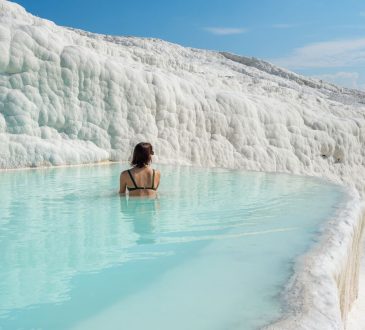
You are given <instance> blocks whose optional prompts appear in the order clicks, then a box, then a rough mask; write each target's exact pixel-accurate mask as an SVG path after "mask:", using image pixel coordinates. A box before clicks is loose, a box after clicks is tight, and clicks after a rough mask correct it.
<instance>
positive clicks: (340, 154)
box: [0, 0, 365, 329]
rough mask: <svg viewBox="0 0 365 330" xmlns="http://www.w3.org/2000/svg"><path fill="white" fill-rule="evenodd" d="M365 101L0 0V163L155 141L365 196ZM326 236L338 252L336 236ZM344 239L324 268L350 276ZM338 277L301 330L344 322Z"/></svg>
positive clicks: (57, 160) (65, 157)
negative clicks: (91, 29)
mask: <svg viewBox="0 0 365 330" xmlns="http://www.w3.org/2000/svg"><path fill="white" fill-rule="evenodd" d="M364 103H365V93H363V92H360V91H354V90H349V89H345V88H340V87H336V86H334V85H331V84H328V83H325V82H322V81H319V80H316V79H310V78H305V77H302V76H299V75H297V74H294V73H292V72H289V71H286V70H283V69H280V68H278V67H275V66H273V65H271V64H269V63H266V62H263V61H260V60H257V59H255V58H247V57H240V56H236V55H232V54H228V53H217V52H212V51H205V50H198V49H191V48H184V47H181V46H179V45H175V44H171V43H168V42H164V41H161V40H156V39H143V38H133V37H114V36H113V37H112V36H105V35H98V34H93V33H88V32H84V31H79V30H73V29H69V28H64V27H59V26H56V25H55V24H54V23H52V22H50V21H47V20H44V19H41V18H38V17H34V16H32V15H31V14H29V13H27V12H26V11H25V10H24V9H23V8H22V7H20V6H19V5H17V4H15V3H11V2H8V1H4V0H0V168H3V169H5V168H19V167H35V166H48V165H63V164H81V163H90V162H99V161H106V160H127V159H128V158H129V156H130V151H131V149H132V147H133V146H134V145H135V144H136V143H137V142H140V141H143V140H147V141H150V142H151V143H152V144H153V145H154V146H155V150H156V155H157V156H156V160H157V161H159V162H164V163H179V164H196V165H202V166H220V167H227V168H245V169H249V170H260V171H279V172H291V173H298V174H307V175H313V176H321V177H324V178H327V179H330V180H332V181H335V182H338V183H342V184H345V185H346V186H348V187H352V188H356V189H357V191H358V192H359V193H360V194H361V195H362V196H364V194H365V184H364V178H365V105H364ZM354 209H355V208H354ZM346 210H347V208H346ZM357 210H359V209H357ZM344 212H345V211H344ZM346 212H348V214H347V215H346V217H348V221H349V223H351V224H352V226H349V228H348V229H346V228H345V227H346V226H343V225H344V223H343V222H341V223H340V224H338V227H336V228H338V230H339V231H340V230H342V229H343V230H344V231H345V233H346V230H348V233H349V235H348V236H346V235H344V237H350V238H352V239H353V241H354V242H355V243H356V239H355V237H357V236H358V235H357V234H356V233H355V232H354V228H360V227H361V226H360V227H359V224H360V223H361V221H360V220H358V219H360V218H361V216H360V215H359V214H352V213H351V212H350V211H346ZM359 212H360V211H359ZM350 213H351V214H350ZM346 217H345V218H343V221H347V220H346ZM351 219H352V220H351ZM341 226H342V227H341ZM341 228H342V229H341ZM337 234H338V232H337ZM326 237H327V241H326V242H327V243H326V244H327V245H326V244H325V245H322V246H327V247H331V246H332V248H333V244H332V245H331V244H329V243H328V242H333V240H336V237H337V236H336V234H334V236H331V237H330V236H326ZM326 237H325V238H324V240H325V239H326ZM328 237H330V238H328ZM337 239H338V237H337ZM344 242H346V244H345V243H344V244H343V247H342V251H343V253H342V254H341V253H339V252H338V253H337V256H338V259H336V260H337V261H336V262H333V264H334V265H336V264H337V263H338V264H341V265H340V266H339V267H338V268H336V267H335V268H336V269H334V268H333V267H332V266H328V267H329V269H331V271H329V270H327V273H326V274H327V275H328V274H330V276H337V275H338V278H345V279H346V278H351V276H350V275H348V274H346V272H345V273H344V269H345V268H346V265H345V266H344V264H343V263H344V262H345V261H346V260H348V258H349V257H348V255H347V257H346V253H348V251H349V250H348V248H349V245H351V240H344ZM346 249H347V250H346ZM333 251H337V250H336V249H334V250H333ZM339 251H341V248H340V249H339ZM346 251H347V252H346ZM322 257H323V258H327V257H328V255H326V254H325V253H324V254H323V251H322ZM346 258H347V259H346ZM350 259H351V258H350ZM306 260H307V259H306ZM308 260H310V257H309V258H308ZM308 262H309V263H308ZM308 262H307V263H304V264H305V266H303V267H302V268H304V270H305V269H308V267H309V266H308V265H310V261H308ZM328 265H331V263H330V262H328ZM298 267H299V266H298ZM351 267H352V266H351ZM355 268H356V267H355ZM319 269H320V268H319ZM322 271H323V272H324V273H325V272H326V270H325V269H322ZM336 274H337V275H336ZM327 275H326V276H327ZM297 276H299V277H300V276H302V277H301V278H306V279H309V278H310V276H309V275H308V273H306V272H305V271H298V272H297ZM308 276H309V277H308ZM297 278H298V277H297ZM294 280H295V279H294ZM326 280H327V281H329V282H331V279H330V278H328V277H327V278H326ZM337 280H338V282H337V285H338V289H339V290H341V283H342V282H341V281H340V280H339V279H337ZM335 282H336V281H332V284H331V285H332V286H331V285H329V286H326V285H324V286H323V287H321V289H320V290H322V289H324V290H325V289H326V288H327V289H328V290H330V291H329V293H328V294H327V295H324V296H323V299H322V300H320V301H319V302H318V306H320V305H321V304H328V306H330V307H331V308H329V310H328V313H327V315H325V314H326V313H324V314H323V313H318V315H317V314H311V317H312V318H307V319H301V326H302V327H303V328H305V327H306V326H308V327H307V328H310V324H311V323H306V322H318V324H322V325H323V324H326V323H325V322H326V320H327V318H328V315H330V314H331V313H332V314H331V317H333V318H332V319H331V322H333V323H331V324H335V325H336V326H338V327H340V323H341V316H340V315H337V316H336V312H338V311H337V310H339V308H338V306H337V305H334V303H335V302H336V301H335V300H333V299H332V298H333V297H334V295H336V293H335V291H334V287H333V283H335ZM340 282H341V283H340ZM316 285H318V283H317V284H316ZM313 288H314V289H313ZM305 289H306V290H316V287H315V286H314V287H305ZM303 290H304V289H303ZM331 290H332V291H331ZM290 292H291V294H294V297H296V296H295V290H294V289H292V291H290ZM331 299H332V300H331ZM346 299H347V298H346ZM298 303H299V302H298ZM300 303H303V301H302V300H300ZM303 304H304V305H303V306H304V307H303V306H302V308H309V307H308V306H307V305H305V303H303ZM346 304H347V302H346ZM312 305H313V304H312ZM322 306H323V305H322ZM336 306H337V307H336ZM345 307H346V308H348V307H347V305H346V306H345ZM336 308H337V309H336ZM341 308H342V307H341ZM312 311H313V309H312ZM321 315H322V316H321ZM313 317H314V318H313ZM327 321H328V320H327ZM283 322H284V321H283ZM313 324H315V323H313ZM321 329H324V328H321Z"/></svg>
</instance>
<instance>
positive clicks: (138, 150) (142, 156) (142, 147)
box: [131, 142, 153, 167]
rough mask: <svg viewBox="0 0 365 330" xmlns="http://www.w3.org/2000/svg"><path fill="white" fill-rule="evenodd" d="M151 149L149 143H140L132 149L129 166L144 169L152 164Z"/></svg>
mask: <svg viewBox="0 0 365 330" xmlns="http://www.w3.org/2000/svg"><path fill="white" fill-rule="evenodd" d="M152 155H153V149H152V145H151V143H148V142H141V143H138V144H137V145H136V146H135V147H134V151H133V158H132V161H131V165H133V166H135V167H144V166H146V165H148V164H150V163H151V162H152Z"/></svg>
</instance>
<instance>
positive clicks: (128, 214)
mask: <svg viewBox="0 0 365 330" xmlns="http://www.w3.org/2000/svg"><path fill="white" fill-rule="evenodd" d="M158 209H159V200H158V199H157V198H125V197H124V196H122V197H121V198H120V212H121V214H122V221H127V222H130V223H131V224H132V226H133V231H134V232H135V233H136V234H137V235H138V238H137V240H136V243H137V244H152V243H155V242H156V233H157V231H156V230H157V225H158Z"/></svg>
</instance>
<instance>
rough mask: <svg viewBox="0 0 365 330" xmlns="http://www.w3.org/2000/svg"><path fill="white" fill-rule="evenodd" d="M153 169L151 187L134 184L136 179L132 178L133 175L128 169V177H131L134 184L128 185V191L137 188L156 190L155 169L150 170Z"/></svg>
mask: <svg viewBox="0 0 365 330" xmlns="http://www.w3.org/2000/svg"><path fill="white" fill-rule="evenodd" d="M152 171H153V174H152V186H151V187H138V186H137V184H136V181H135V180H134V177H133V175H132V173H131V171H130V170H128V174H129V177H130V178H131V180H132V182H133V184H134V187H128V186H127V188H128V190H129V191H133V190H138V189H152V190H156V188H155V170H152Z"/></svg>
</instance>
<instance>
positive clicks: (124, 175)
mask: <svg viewBox="0 0 365 330" xmlns="http://www.w3.org/2000/svg"><path fill="white" fill-rule="evenodd" d="M127 175H128V170H125V171H122V173H120V177H121V178H125V177H126V176H127Z"/></svg>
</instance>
